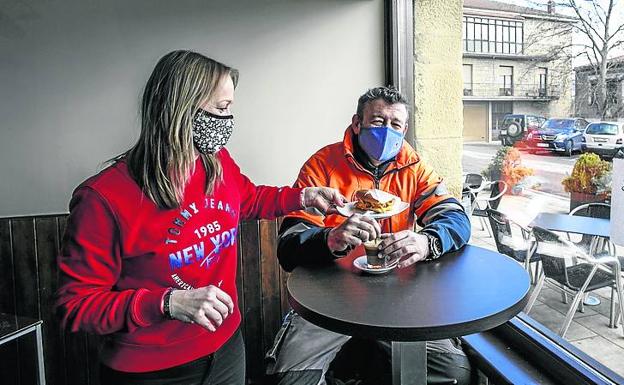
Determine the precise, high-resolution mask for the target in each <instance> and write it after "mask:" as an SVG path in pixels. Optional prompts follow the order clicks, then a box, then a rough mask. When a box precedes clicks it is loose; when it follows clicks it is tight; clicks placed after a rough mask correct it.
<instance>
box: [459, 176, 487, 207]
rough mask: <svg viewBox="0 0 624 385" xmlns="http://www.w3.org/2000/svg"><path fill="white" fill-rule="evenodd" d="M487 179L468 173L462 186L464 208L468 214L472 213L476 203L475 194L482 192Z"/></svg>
mask: <svg viewBox="0 0 624 385" xmlns="http://www.w3.org/2000/svg"><path fill="white" fill-rule="evenodd" d="M484 181H485V179H484V178H483V175H481V174H474V173H468V174H465V175H464V183H463V186H462V206H464V209H465V210H466V213H470V210H471V208H472V203H473V201H474V197H475V194H474V193H475V192H478V191H481V189H482V186H483V182H484Z"/></svg>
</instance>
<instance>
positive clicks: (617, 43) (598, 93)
mask: <svg viewBox="0 0 624 385" xmlns="http://www.w3.org/2000/svg"><path fill="white" fill-rule="evenodd" d="M527 3H529V4H532V5H534V6H539V8H541V9H548V10H549V11H550V12H553V13H554V10H555V9H556V10H557V11H562V12H561V13H564V14H567V15H570V16H572V15H573V16H574V17H575V18H576V19H577V22H576V23H567V24H555V25H553V24H552V23H550V24H548V25H549V27H547V28H542V29H541V30H540V32H539V33H538V34H536V35H535V36H533V39H534V40H533V41H531V40H530V38H529V41H527V46H528V47H531V45H533V44H537V45H539V43H540V42H541V41H545V40H547V41H553V40H554V39H558V38H560V37H562V36H566V35H571V34H573V33H575V34H576V37H577V38H575V39H574V40H570V41H565V40H563V41H562V42H561V43H560V44H559V45H558V46H557V47H556V49H551V50H550V52H548V53H547V60H556V59H561V58H563V57H569V58H577V57H582V58H583V59H585V60H584V61H586V62H587V65H586V66H584V70H586V71H587V72H588V73H590V74H591V75H592V76H591V77H592V81H591V82H589V81H588V82H587V87H588V89H586V90H584V91H585V95H586V96H591V99H592V102H593V105H594V108H595V109H596V113H597V114H598V115H599V116H600V117H601V118H602V119H605V118H607V117H608V115H614V114H617V113H618V112H619V111H616V110H615V108H616V106H615V105H614V98H612V97H609V95H608V78H609V74H610V70H612V69H613V67H615V66H616V65H618V63H619V61H616V60H612V59H613V58H614V57H615V56H616V55H617V52H619V51H622V49H624V2H622V1H620V0H559V1H557V2H555V1H553V0H548V1H546V0H536V1H533V0H528V1H527ZM551 47H552V46H551ZM577 97H578V95H577ZM616 103H617V102H616ZM622 108H623V107H622V106H620V109H622Z"/></svg>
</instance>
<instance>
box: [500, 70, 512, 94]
mask: <svg viewBox="0 0 624 385" xmlns="http://www.w3.org/2000/svg"><path fill="white" fill-rule="evenodd" d="M499 73H500V75H499V82H500V88H499V90H500V93H499V95H501V96H513V67H512V66H500V67H499Z"/></svg>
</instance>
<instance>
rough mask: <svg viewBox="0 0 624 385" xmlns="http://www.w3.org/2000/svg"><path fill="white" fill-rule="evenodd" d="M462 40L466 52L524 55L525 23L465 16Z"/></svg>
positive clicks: (463, 18)
mask: <svg viewBox="0 0 624 385" xmlns="http://www.w3.org/2000/svg"><path fill="white" fill-rule="evenodd" d="M477 30H478V31H479V32H478V33H477ZM462 40H463V41H462V42H463V44H462V46H463V49H464V52H471V53H495V54H502V55H522V54H524V22H523V21H516V20H513V21H512V20H507V19H496V18H491V17H478V16H469V15H464V16H463V17H462Z"/></svg>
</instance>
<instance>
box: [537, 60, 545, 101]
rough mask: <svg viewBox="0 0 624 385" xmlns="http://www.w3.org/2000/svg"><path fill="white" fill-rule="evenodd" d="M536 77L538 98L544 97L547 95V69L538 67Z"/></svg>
mask: <svg viewBox="0 0 624 385" xmlns="http://www.w3.org/2000/svg"><path fill="white" fill-rule="evenodd" d="M537 76H538V84H539V88H538V94H539V96H540V97H545V96H547V95H548V91H547V88H548V68H543V67H539V68H538V69H537Z"/></svg>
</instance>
